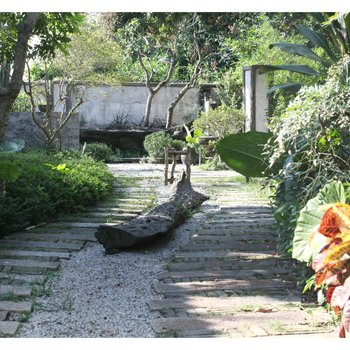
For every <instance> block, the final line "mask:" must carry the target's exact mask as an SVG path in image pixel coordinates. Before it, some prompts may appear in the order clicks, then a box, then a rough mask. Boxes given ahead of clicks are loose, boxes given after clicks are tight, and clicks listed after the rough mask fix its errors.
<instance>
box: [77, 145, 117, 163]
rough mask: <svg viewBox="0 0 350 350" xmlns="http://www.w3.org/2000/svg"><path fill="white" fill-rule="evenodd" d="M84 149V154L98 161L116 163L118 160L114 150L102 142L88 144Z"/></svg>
mask: <svg viewBox="0 0 350 350" xmlns="http://www.w3.org/2000/svg"><path fill="white" fill-rule="evenodd" d="M84 147H85V149H84ZM83 149H84V154H86V155H88V156H90V157H92V158H93V159H95V160H97V161H102V162H105V163H108V162H113V161H116V159H117V157H116V154H115V152H114V151H113V149H112V148H111V147H110V146H109V145H107V144H105V143H102V142H91V143H86V145H85V146H83Z"/></svg>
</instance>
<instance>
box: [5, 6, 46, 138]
mask: <svg viewBox="0 0 350 350" xmlns="http://www.w3.org/2000/svg"><path fill="white" fill-rule="evenodd" d="M40 15H41V12H28V13H26V17H25V19H24V21H23V23H22V24H21V25H20V26H19V28H18V38H17V43H16V45H15V48H14V50H15V56H14V57H15V58H14V61H13V72H12V76H11V79H10V81H9V82H8V84H7V85H6V86H4V87H1V88H0V143H1V142H2V141H3V138H4V135H5V131H6V127H7V123H8V117H9V112H10V109H11V106H12V104H13V103H14V102H15V100H16V98H17V96H18V94H19V93H20V91H21V86H22V82H23V74H24V68H25V63H26V59H27V52H28V41H29V39H30V37H31V35H32V32H33V29H34V27H35V25H36V23H37V21H38V19H39V17H40Z"/></svg>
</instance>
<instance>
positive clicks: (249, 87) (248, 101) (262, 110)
mask: <svg viewBox="0 0 350 350" xmlns="http://www.w3.org/2000/svg"><path fill="white" fill-rule="evenodd" d="M265 79H266V75H264V74H259V72H258V66H247V67H243V110H244V113H245V114H246V120H245V126H244V131H246V132H247V131H263V132H267V131H268V128H267V113H268V109H269V100H268V97H267V94H266V92H267V84H266V82H265Z"/></svg>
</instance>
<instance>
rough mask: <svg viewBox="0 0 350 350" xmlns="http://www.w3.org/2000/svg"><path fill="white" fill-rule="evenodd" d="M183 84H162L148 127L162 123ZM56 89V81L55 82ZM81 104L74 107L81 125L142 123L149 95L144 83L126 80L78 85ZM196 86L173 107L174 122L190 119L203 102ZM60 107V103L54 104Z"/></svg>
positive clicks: (100, 126) (111, 126)
mask: <svg viewBox="0 0 350 350" xmlns="http://www.w3.org/2000/svg"><path fill="white" fill-rule="evenodd" d="M183 86H184V84H170V85H169V86H165V87H162V88H161V89H160V91H159V92H158V93H157V94H156V95H155V97H154V98H153V101H152V109H151V115H150V125H151V127H161V126H164V125H165V119H166V112H167V108H168V106H169V104H170V103H171V101H172V100H173V99H174V98H175V96H176V95H177V94H178V92H179V91H180V90H181V89H182V87H183ZM55 90H56V93H57V90H58V85H56V86H55ZM80 91H81V93H82V95H83V100H84V102H83V104H82V105H81V106H79V108H78V109H77V111H78V112H79V114H80V122H81V127H82V128H84V129H120V128H123V127H128V128H130V127H134V126H138V125H140V124H141V123H142V121H143V117H144V113H145V107H146V102H147V97H148V89H147V88H146V87H145V86H144V84H137V83H134V84H133V83H129V84H126V85H121V86H114V87H113V86H106V85H101V86H92V87H80ZM200 96H201V95H200V91H199V89H198V88H193V89H190V90H189V91H188V92H187V93H186V94H185V96H184V97H183V98H182V100H181V101H180V102H179V103H178V105H177V106H176V108H175V110H174V116H173V124H174V125H182V124H183V123H188V122H189V121H191V120H193V119H194V118H195V117H196V116H197V113H198V110H199V109H200V107H201V105H202V104H203V103H202V101H201V97H200ZM56 108H57V109H56V110H60V106H57V107H56Z"/></svg>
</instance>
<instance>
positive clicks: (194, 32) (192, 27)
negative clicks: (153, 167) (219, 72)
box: [165, 14, 202, 129]
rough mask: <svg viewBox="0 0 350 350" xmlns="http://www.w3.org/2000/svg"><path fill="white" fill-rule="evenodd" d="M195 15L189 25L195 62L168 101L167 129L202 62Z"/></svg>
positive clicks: (191, 85) (191, 86) (192, 85)
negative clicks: (191, 69)
mask: <svg viewBox="0 0 350 350" xmlns="http://www.w3.org/2000/svg"><path fill="white" fill-rule="evenodd" d="M197 21H198V18H197V15H196V14H195V15H194V16H193V17H192V18H191V23H190V25H189V28H190V30H191V31H192V38H193V51H194V54H195V56H196V63H195V65H194V68H193V72H192V75H191V77H190V79H189V81H188V82H187V83H186V85H185V86H184V87H183V88H182V89H181V90H180V92H179V93H178V94H177V95H176V97H175V98H174V100H173V101H172V102H171V103H170V105H169V107H168V109H167V114H166V125H165V128H166V129H169V128H171V126H172V123H173V114H174V109H175V107H176V106H177V104H178V103H179V102H180V101H181V99H182V98H183V97H184V96H185V94H186V92H187V91H188V90H190V89H192V88H193V87H194V86H195V84H196V82H197V78H198V77H199V75H200V74H201V67H200V65H201V63H202V49H201V46H200V43H199V33H198V28H197Z"/></svg>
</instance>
